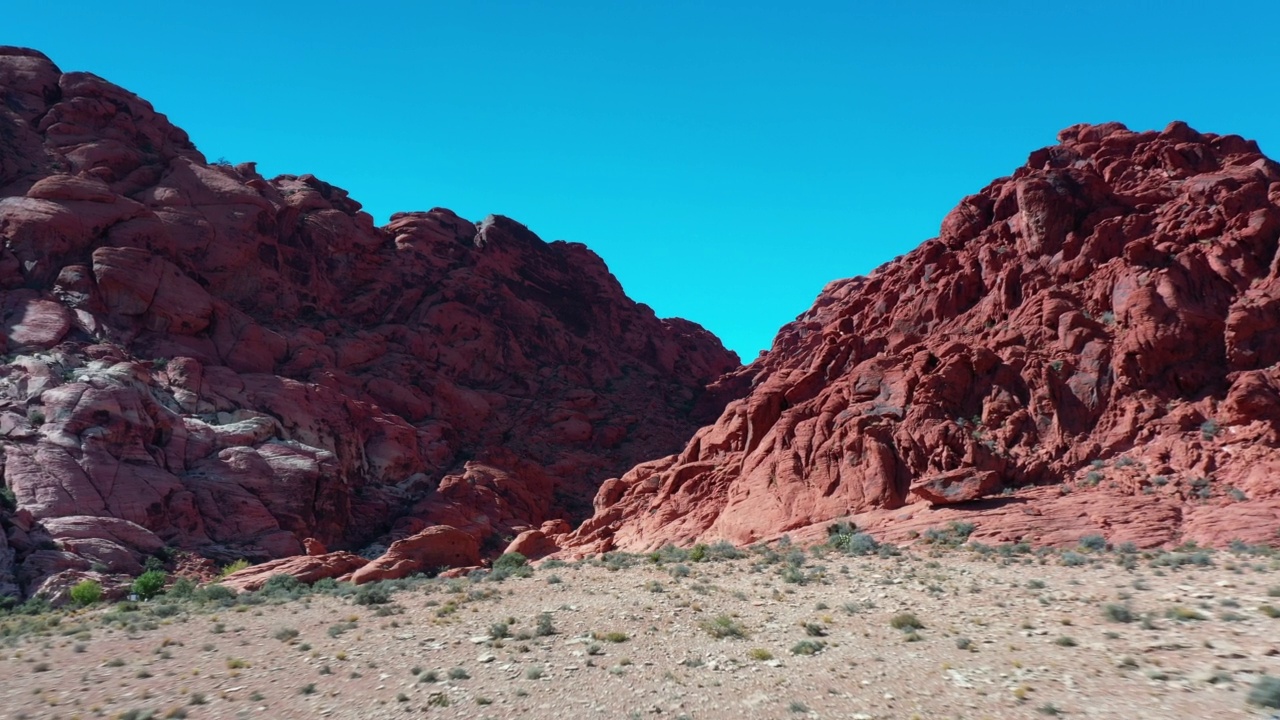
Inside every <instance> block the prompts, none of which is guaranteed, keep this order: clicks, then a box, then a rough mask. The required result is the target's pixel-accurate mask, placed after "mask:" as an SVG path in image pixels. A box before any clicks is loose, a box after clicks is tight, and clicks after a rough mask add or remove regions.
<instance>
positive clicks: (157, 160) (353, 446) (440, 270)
mask: <svg viewBox="0 0 1280 720" xmlns="http://www.w3.org/2000/svg"><path fill="white" fill-rule="evenodd" d="M0 99H3V102H0V312H2V316H0V354H3V358H2V360H3V362H2V363H0V445H2V451H3V452H2V454H0V471H2V472H3V477H4V485H5V487H6V489H7V490H8V491H9V492H11V493H12V498H11V499H9V498H0V524H2V525H3V528H4V530H5V532H3V533H0V595H3V594H13V593H14V592H15V591H16V590H17V587H18V586H21V587H22V589H23V591H24V592H27V593H32V592H36V591H47V590H50V589H53V588H56V587H64V586H65V585H66V584H67V583H68V582H71V581H73V580H75V579H77V578H79V577H82V576H85V575H87V574H93V575H95V576H97V575H101V576H104V577H105V578H108V579H109V578H110V577H111V576H117V575H118V576H125V575H128V574H132V573H136V572H137V571H139V570H140V568H141V563H142V562H143V561H144V560H145V559H146V556H147V555H148V554H151V553H155V552H158V551H160V550H161V549H162V548H164V547H171V548H172V547H177V548H185V549H189V550H193V551H196V552H198V553H201V554H203V555H206V556H208V557H212V558H215V559H219V560H231V559H234V558H237V557H247V558H249V559H252V560H263V559H267V558H276V557H284V556H289V555H296V554H300V553H301V552H302V541H303V540H304V539H306V538H314V539H316V540H318V541H320V543H321V544H325V545H329V546H331V547H334V548H344V549H359V548H361V547H362V546H365V545H367V544H369V543H373V542H380V543H383V544H387V543H390V542H391V541H394V540H398V539H401V538H406V537H409V536H413V535H415V534H416V533H418V532H420V531H423V530H425V529H427V528H428V527H430V526H434V525H450V526H453V527H454V528H456V529H458V530H461V531H462V532H463V533H465V534H466V535H467V536H469V537H470V538H471V539H472V540H473V541H474V543H475V544H477V545H478V546H479V548H480V551H482V552H494V551H497V550H501V549H502V547H503V546H504V545H505V542H506V541H507V540H509V539H510V538H511V537H512V536H514V535H515V534H517V533H519V532H520V531H522V530H525V529H527V528H532V527H539V526H540V525H541V524H543V523H544V522H548V521H553V522H552V524H551V525H550V526H549V527H551V528H555V527H560V525H558V524H557V523H556V522H554V521H559V522H561V523H563V522H565V521H571V520H578V519H581V518H582V517H583V516H585V515H586V514H588V513H589V512H590V498H591V497H592V495H593V494H594V493H595V490H596V488H597V486H598V482H599V479H600V478H604V477H608V476H610V475H618V474H621V473H622V472H624V471H625V470H626V469H627V468H629V467H631V466H633V465H635V464H637V463H639V462H641V461H644V460H647V459H649V458H651V457H654V456H660V455H664V454H666V453H670V452H672V451H675V450H677V449H679V447H681V446H682V445H683V443H684V442H686V441H687V440H688V438H689V437H690V435H691V434H692V432H693V431H694V430H695V429H696V428H697V427H698V425H700V424H702V423H705V422H709V421H710V420H713V419H714V418H715V417H716V416H717V415H718V414H719V412H720V410H721V409H722V408H723V405H724V403H725V401H726V400H728V399H729V397H728V395H727V394H726V393H725V392H723V391H712V392H708V391H707V386H708V383H711V382H712V381H714V380H715V379H716V378H717V377H719V376H720V375H721V374H722V373H724V372H725V371H728V370H731V369H734V368H736V367H737V366H738V361H737V358H736V356H734V355H733V354H732V353H730V352H728V351H726V350H725V349H724V348H723V347H722V345H721V344H720V343H719V341H718V340H717V339H716V338H715V337H714V336H712V335H711V334H709V333H707V332H706V331H704V330H703V329H702V328H700V327H698V326H697V325H695V324H693V323H690V322H686V321H683V320H663V319H659V318H657V317H655V316H654V314H653V312H652V311H651V310H650V309H649V308H648V307H646V306H644V305H639V304H637V303H635V302H633V301H631V300H630V299H628V298H627V297H626V296H625V295H624V294H623V291H622V288H621V287H620V286H619V284H618V282H617V281H616V279H615V278H614V277H613V276H612V275H611V274H610V273H609V271H608V269H607V268H606V267H605V265H604V263H603V262H602V261H601V260H600V258H598V257H597V256H596V255H594V254H593V253H592V252H590V251H589V250H587V248H585V247H584V246H582V245H579V244H574V243H565V242H553V243H545V242H543V241H542V240H540V239H539V238H537V237H536V236H535V235H534V234H533V233H532V232H530V231H529V230H528V229H526V228H525V227H524V226H522V225H520V224H519V223H516V222H514V221H512V220H509V219H507V218H503V217H489V218H487V219H485V220H484V221H482V222H479V223H473V222H470V221H467V220H463V219H462V218H459V217H458V216H456V215H454V214H453V213H452V212H450V211H448V210H443V209H439V208H437V209H433V210H430V211H427V212H414V213H405V214H400V215H396V216H394V217H393V218H392V220H391V222H390V223H389V224H388V225H386V226H385V227H375V225H374V222H373V220H372V218H371V217H370V216H369V215H368V214H367V213H364V212H362V211H361V209H360V204H359V203H357V202H355V201H354V200H352V199H351V198H349V197H348V196H347V194H346V193H345V192H344V191H342V190H341V189H339V188H336V187H334V186H332V185H330V184H328V183H326V182H323V181H321V180H319V179H317V178H315V177H312V176H310V175H302V176H289V175H286V176H281V177H277V178H274V179H267V178H264V177H262V176H260V175H259V174H258V173H257V172H256V171H255V168H254V166H253V164H252V163H245V164H241V165H237V166H234V167H233V166H230V165H227V164H225V163H224V164H217V163H214V164H211V163H209V162H208V161H207V160H206V159H205V157H204V156H203V155H201V153H200V152H199V151H197V150H196V148H195V146H194V145H192V143H191V142H190V141H189V139H188V138H187V136H186V134H185V133H183V132H182V131H181V130H179V129H178V128H176V127H174V126H173V125H171V124H170V123H169V122H168V120H167V119H166V118H165V117H164V116H163V115H161V114H159V113H157V112H156V111H155V110H154V109H153V108H152V107H151V106H150V105H149V104H148V103H147V102H145V101H143V100H141V99H139V98H138V97H136V96H134V95H133V94H131V93H129V92H128V91H126V90H123V89H121V88H119V87H116V86H114V85H112V84H111V83H109V82H106V81H104V80H102V79H100V78H98V77H95V76H93V75H90V74H87V73H74V72H73V73H63V72H61V71H60V70H59V69H58V68H57V67H55V66H54V64H53V63H52V62H50V61H49V59H48V58H46V57H44V56H43V55H41V54H39V53H37V52H33V51H29V50H22V49H17V48H0ZM438 171H442V170H438ZM10 506H12V507H10ZM472 552H473V554H474V553H475V552H476V551H474V550H473V551H472ZM472 559H473V560H474V559H475V558H472Z"/></svg>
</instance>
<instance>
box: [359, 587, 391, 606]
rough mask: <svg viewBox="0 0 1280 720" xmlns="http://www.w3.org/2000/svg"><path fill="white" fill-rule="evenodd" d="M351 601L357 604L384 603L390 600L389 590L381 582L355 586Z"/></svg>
mask: <svg viewBox="0 0 1280 720" xmlns="http://www.w3.org/2000/svg"><path fill="white" fill-rule="evenodd" d="M351 602H354V603H355V604H357V605H385V604H387V603H389V602H391V591H390V589H389V588H387V587H386V586H385V585H384V584H383V583H381V582H372V583H368V584H365V585H361V586H360V587H358V588H356V593H355V596H354V597H352V598H351Z"/></svg>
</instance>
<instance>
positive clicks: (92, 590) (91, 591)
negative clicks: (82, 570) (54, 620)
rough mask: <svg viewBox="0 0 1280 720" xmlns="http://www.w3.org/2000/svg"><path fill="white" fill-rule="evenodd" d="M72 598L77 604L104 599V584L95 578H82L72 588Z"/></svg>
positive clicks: (91, 602)
mask: <svg viewBox="0 0 1280 720" xmlns="http://www.w3.org/2000/svg"><path fill="white" fill-rule="evenodd" d="M71 599H72V600H73V601H74V602H75V604H77V605H92V604H94V603H96V602H98V601H99V600H101V599H102V585H99V584H98V582H97V581H95V580H81V581H80V582H78V583H76V586H75V587H73V588H71Z"/></svg>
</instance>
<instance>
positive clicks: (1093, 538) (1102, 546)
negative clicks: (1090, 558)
mask: <svg viewBox="0 0 1280 720" xmlns="http://www.w3.org/2000/svg"><path fill="white" fill-rule="evenodd" d="M1080 547H1082V548H1084V549H1085V550H1092V551H1094V552H1097V551H1099V550H1106V549H1107V539H1106V538H1104V537H1102V536H1101V535H1085V536H1084V537H1082V538H1080Z"/></svg>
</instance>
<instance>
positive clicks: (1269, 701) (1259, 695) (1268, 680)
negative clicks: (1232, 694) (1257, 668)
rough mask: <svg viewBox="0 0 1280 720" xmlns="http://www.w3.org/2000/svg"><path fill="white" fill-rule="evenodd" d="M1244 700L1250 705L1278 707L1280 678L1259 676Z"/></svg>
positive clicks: (1279, 706)
mask: <svg viewBox="0 0 1280 720" xmlns="http://www.w3.org/2000/svg"><path fill="white" fill-rule="evenodd" d="M1246 700H1247V702H1248V703H1249V704H1250V705H1257V706H1258V707H1269V708H1280V678H1274V677H1271V676H1270V675H1261V676H1259V677H1258V679H1257V681H1256V682H1254V683H1253V688H1252V689H1251V690H1249V697H1248V698H1247V699H1246Z"/></svg>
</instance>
